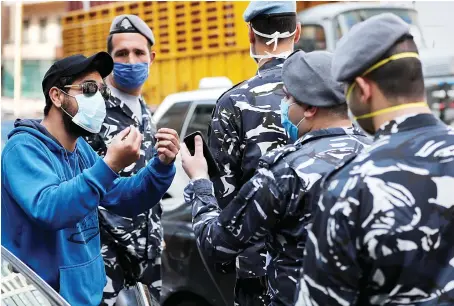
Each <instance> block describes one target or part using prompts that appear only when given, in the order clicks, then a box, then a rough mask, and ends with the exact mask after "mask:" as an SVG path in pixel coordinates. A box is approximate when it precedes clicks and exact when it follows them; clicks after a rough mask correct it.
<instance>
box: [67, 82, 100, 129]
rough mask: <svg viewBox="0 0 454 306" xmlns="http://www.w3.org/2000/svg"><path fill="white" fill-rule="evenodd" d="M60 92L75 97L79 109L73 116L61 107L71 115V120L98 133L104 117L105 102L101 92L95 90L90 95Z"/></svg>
mask: <svg viewBox="0 0 454 306" xmlns="http://www.w3.org/2000/svg"><path fill="white" fill-rule="evenodd" d="M62 92H63V93H64V94H66V95H68V96H70V97H73V98H75V99H76V101H77V105H78V106H79V110H78V111H77V114H76V115H75V116H74V117H72V116H71V115H70V114H68V112H67V111H66V110H64V109H63V108H62V109H63V111H64V112H65V113H66V114H67V115H68V116H70V117H72V121H73V122H74V123H75V124H77V125H78V126H80V127H81V128H83V129H84V130H86V131H88V132H90V133H93V134H97V133H99V132H100V131H101V127H102V124H103V122H104V119H105V118H106V102H105V101H104V98H103V97H102V95H101V93H100V92H99V91H97V92H96V93H95V94H94V95H92V96H87V95H84V94H80V95H76V96H71V95H70V94H67V93H65V92H64V91H62Z"/></svg>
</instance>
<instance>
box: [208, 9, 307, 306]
mask: <svg viewBox="0 0 454 306" xmlns="http://www.w3.org/2000/svg"><path fill="white" fill-rule="evenodd" d="M244 20H245V21H246V22H247V23H249V41H250V44H251V46H250V52H251V57H252V58H253V59H254V60H256V62H257V63H258V66H259V69H258V71H257V74H256V75H255V76H253V77H252V78H250V79H249V80H246V81H244V82H242V83H240V84H238V85H236V86H235V87H234V88H232V89H231V90H229V91H228V92H226V93H225V94H224V95H223V96H222V97H221V98H220V99H219V100H218V101H217V104H216V108H215V110H214V113H213V118H212V119H213V120H212V123H211V126H210V131H209V146H210V148H211V151H212V152H214V153H215V158H216V161H217V163H218V165H219V166H220V168H221V175H220V177H218V178H212V179H213V181H214V188H215V190H216V194H217V198H218V200H219V204H220V206H221V208H222V207H225V206H226V205H227V203H229V202H230V201H231V200H232V199H233V198H234V197H235V195H236V194H237V193H238V190H239V188H240V187H241V186H242V185H243V184H244V183H245V182H247V181H248V180H249V179H250V178H251V177H252V175H253V174H254V171H255V169H256V168H257V165H258V160H259V158H260V157H261V156H262V155H263V154H265V153H266V152H268V151H270V150H272V149H276V148H278V147H280V146H283V145H286V144H287V143H288V137H287V135H286V133H285V131H284V129H283V128H282V125H281V118H280V114H279V104H280V100H281V97H280V96H279V95H276V94H275V91H276V90H278V89H281V88H282V77H281V70H282V65H283V63H284V60H285V58H286V57H287V56H288V55H289V54H290V53H291V52H292V51H293V45H294V43H295V42H296V41H298V39H299V35H300V28H301V27H300V25H299V24H298V23H297V22H296V2H295V1H253V2H251V3H250V5H249V7H248V8H247V10H246V11H245V13H244ZM236 64H237V65H239V64H240V63H236ZM258 248H259V249H260V248H261V247H258ZM264 275H265V254H264V253H263V252H262V254H260V252H259V251H257V249H255V250H253V249H250V250H248V251H246V252H245V253H243V254H242V255H241V256H240V257H239V258H238V260H237V276H238V277H239V278H240V280H238V281H237V285H236V300H237V303H238V302H239V303H240V304H241V305H254V304H256V303H257V304H258V305H264V304H266V302H265V301H264V299H265V298H263V299H262V298H257V295H258V296H262V297H264V296H265V295H266V287H265V283H266V281H265V280H264V279H261V280H260V279H258V278H257V277H263V276H264ZM243 280H244V281H243ZM252 283H254V285H253V284H252ZM242 284H243V285H242ZM253 288H256V289H253ZM243 289H244V290H243ZM258 292H259V293H258ZM239 296H243V297H242V298H240V297H239ZM239 299H241V300H239Z"/></svg>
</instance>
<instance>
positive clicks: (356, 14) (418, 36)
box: [337, 8, 425, 48]
mask: <svg viewBox="0 0 454 306" xmlns="http://www.w3.org/2000/svg"><path fill="white" fill-rule="evenodd" d="M382 13H393V14H396V15H397V16H399V17H400V18H402V19H403V20H404V21H405V22H407V23H408V24H409V25H410V33H411V34H412V35H413V37H414V40H415V43H416V45H417V46H418V48H424V47H425V43H424V38H423V36H422V32H421V29H420V28H419V25H418V17H417V13H416V12H415V11H413V10H407V9H390V8H383V9H380V8H373V9H372V8H371V9H360V10H354V11H349V12H345V13H342V14H339V16H338V22H339V24H340V28H341V33H342V34H343V35H344V34H345V33H347V32H348V31H349V30H350V29H351V28H352V27H353V26H354V25H355V24H357V23H359V22H361V21H364V20H366V19H367V18H369V17H372V16H375V15H378V14H382ZM338 33H339V32H338ZM339 39H340V37H339V35H338V37H337V40H339Z"/></svg>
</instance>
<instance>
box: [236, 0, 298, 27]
mask: <svg viewBox="0 0 454 306" xmlns="http://www.w3.org/2000/svg"><path fill="white" fill-rule="evenodd" d="M283 13H294V14H296V1H251V2H250V3H249V5H248V7H247V8H246V10H245V11H244V14H243V19H244V21H246V22H249V21H251V20H252V19H254V18H255V17H257V16H259V15H273V14H283Z"/></svg>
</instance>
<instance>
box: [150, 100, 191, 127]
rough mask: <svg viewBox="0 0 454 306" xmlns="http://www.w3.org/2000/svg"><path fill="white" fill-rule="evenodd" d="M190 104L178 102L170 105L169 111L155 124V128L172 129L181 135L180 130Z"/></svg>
mask: <svg viewBox="0 0 454 306" xmlns="http://www.w3.org/2000/svg"><path fill="white" fill-rule="evenodd" d="M190 104H191V102H189V101H187V102H178V103H175V104H174V105H172V106H171V107H170V108H169V110H168V111H167V112H166V113H165V114H164V115H163V116H162V117H161V119H159V122H158V123H157V124H156V125H157V128H158V129H160V128H163V127H165V128H169V129H174V130H175V131H177V132H178V134H181V128H182V127H183V123H184V119H185V118H186V114H187V113H188V109H189V106H190Z"/></svg>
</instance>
